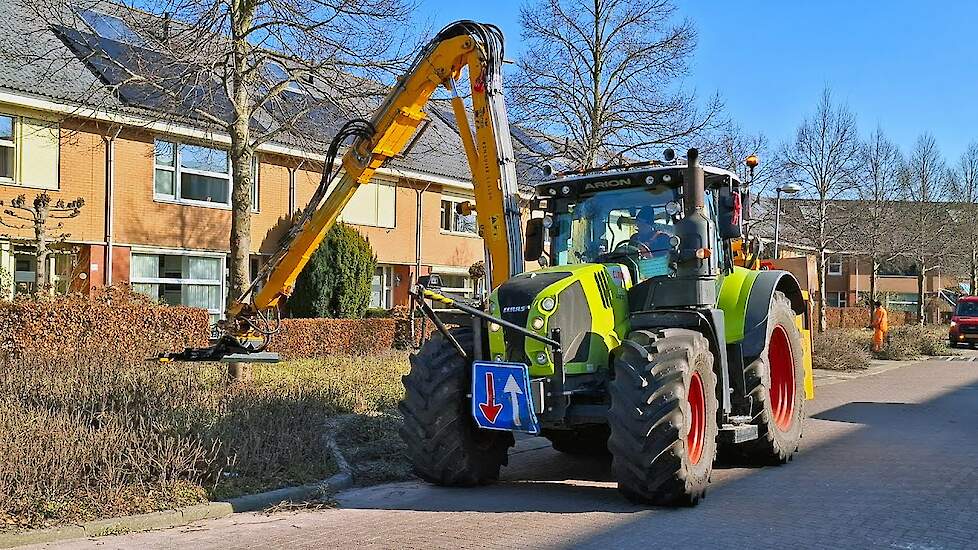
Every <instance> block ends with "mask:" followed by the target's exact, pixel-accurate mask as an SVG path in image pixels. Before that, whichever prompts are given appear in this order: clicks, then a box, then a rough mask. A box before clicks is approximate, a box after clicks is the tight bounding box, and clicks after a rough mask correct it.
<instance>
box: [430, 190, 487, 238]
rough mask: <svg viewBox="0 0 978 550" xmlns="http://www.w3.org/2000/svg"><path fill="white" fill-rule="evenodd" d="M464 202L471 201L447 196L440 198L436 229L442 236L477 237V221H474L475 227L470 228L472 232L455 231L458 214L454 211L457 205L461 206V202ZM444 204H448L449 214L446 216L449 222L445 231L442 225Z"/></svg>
mask: <svg viewBox="0 0 978 550" xmlns="http://www.w3.org/2000/svg"><path fill="white" fill-rule="evenodd" d="M466 201H469V202H471V199H466V198H461V197H452V196H449V195H442V196H441V201H440V202H439V203H438V229H439V230H440V231H441V232H442V234H445V235H457V236H461V237H478V236H479V221H478V219H476V220H475V226H474V227H473V228H472V229H473V231H464V230H463V231H459V230H457V229H455V226H456V225H457V224H458V222H457V219H458V216H459V214H458V212H457V211H456V210H455V209H456V207H457V206H458V205H459V204H462V203H463V202H466ZM446 202H447V203H449V205H450V208H449V214H448V220H449V222H448V225H449V228H447V229H446V228H445V226H443V225H442V218H443V217H444V212H445V203H446ZM474 215H475V214H473V216H474Z"/></svg>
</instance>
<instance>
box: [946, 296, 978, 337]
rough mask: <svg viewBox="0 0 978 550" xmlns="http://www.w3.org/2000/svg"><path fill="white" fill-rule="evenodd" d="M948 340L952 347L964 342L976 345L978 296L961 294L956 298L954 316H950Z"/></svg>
mask: <svg viewBox="0 0 978 550" xmlns="http://www.w3.org/2000/svg"><path fill="white" fill-rule="evenodd" d="M948 341H949V343H950V344H951V347H952V348H953V347H957V346H959V345H964V344H971V347H975V346H978V296H963V297H962V298H960V299H958V305H957V307H955V308H954V316H953V317H951V329H950V330H949V331H948Z"/></svg>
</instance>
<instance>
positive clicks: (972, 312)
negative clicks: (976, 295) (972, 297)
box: [955, 301, 978, 317]
mask: <svg viewBox="0 0 978 550" xmlns="http://www.w3.org/2000/svg"><path fill="white" fill-rule="evenodd" d="M955 314H956V315H957V316H958V317H978V302H970V301H969V302H958V311H957V312H956V313H955Z"/></svg>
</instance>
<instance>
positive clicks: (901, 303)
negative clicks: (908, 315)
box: [886, 292, 917, 311]
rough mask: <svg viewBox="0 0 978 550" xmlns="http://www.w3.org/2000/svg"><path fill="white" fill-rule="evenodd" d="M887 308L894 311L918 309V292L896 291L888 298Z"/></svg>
mask: <svg viewBox="0 0 978 550" xmlns="http://www.w3.org/2000/svg"><path fill="white" fill-rule="evenodd" d="M886 307H887V309H890V310H893V311H917V294H916V293H915V292H896V293H893V294H890V295H889V296H888V299H887V300H886Z"/></svg>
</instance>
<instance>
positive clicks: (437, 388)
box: [398, 327, 514, 486]
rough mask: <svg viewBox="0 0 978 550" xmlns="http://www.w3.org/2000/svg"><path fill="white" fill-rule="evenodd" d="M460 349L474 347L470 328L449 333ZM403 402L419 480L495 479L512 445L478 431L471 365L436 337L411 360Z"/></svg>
mask: <svg viewBox="0 0 978 550" xmlns="http://www.w3.org/2000/svg"><path fill="white" fill-rule="evenodd" d="M451 334H452V335H453V336H454V337H455V339H456V340H457V341H458V343H459V344H461V346H462V349H465V350H467V351H468V352H469V354H470V356H471V351H472V348H473V337H472V329H471V328H469V327H460V328H456V329H453V330H452V331H451ZM402 380H403V383H404V400H403V401H401V403H400V405H398V410H399V411H400V412H401V415H402V416H403V417H404V423H403V424H402V426H401V429H400V435H401V438H402V439H403V440H404V443H405V444H406V445H407V454H408V458H410V460H411V462H412V464H413V465H414V471H415V473H416V474H417V475H418V477H420V478H422V479H424V480H425V481H428V482H431V483H435V484H437V485H450V486H471V485H481V484H485V483H490V482H492V481H495V480H496V479H498V478H499V468H500V466H502V465H503V464H506V462H507V458H508V455H507V453H508V451H509V448H510V447H512V446H513V443H514V440H513V434H512V433H510V432H501V431H492V430H481V429H479V428H478V427H477V426H476V424H475V421H474V420H473V419H472V414H471V405H470V400H469V398H468V397H466V394H468V393H469V391H470V389H471V388H470V386H471V380H472V365H471V364H470V363H469V361H466V360H465V359H463V358H462V357H461V356H460V355H459V354H458V351H457V350H456V349H455V346H454V345H452V343H451V342H450V341H449V340H448V339H447V338H445V337H444V336H442V335H441V334H439V335H437V336H435V337H434V338H432V339H431V340H429V341H428V342H427V343H426V344H425V345H424V346H423V347H422V348H421V350H419V351H418V353H416V354H414V355H412V356H411V372H410V373H408V374H407V376H404V377H403V379H402Z"/></svg>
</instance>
